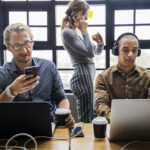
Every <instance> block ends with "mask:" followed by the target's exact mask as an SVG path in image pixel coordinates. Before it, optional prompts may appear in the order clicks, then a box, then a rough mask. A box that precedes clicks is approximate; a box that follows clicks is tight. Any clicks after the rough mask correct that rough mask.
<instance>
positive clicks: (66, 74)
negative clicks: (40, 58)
mask: <svg viewBox="0 0 150 150" xmlns="http://www.w3.org/2000/svg"><path fill="white" fill-rule="evenodd" d="M59 74H60V77H61V79H62V82H63V85H64V89H70V80H71V77H72V75H73V71H68V70H66V71H60V70H59Z"/></svg>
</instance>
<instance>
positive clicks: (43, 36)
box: [31, 27, 47, 41]
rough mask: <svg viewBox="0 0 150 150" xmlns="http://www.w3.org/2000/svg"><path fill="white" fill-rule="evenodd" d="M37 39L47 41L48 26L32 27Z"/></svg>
mask: <svg viewBox="0 0 150 150" xmlns="http://www.w3.org/2000/svg"><path fill="white" fill-rule="evenodd" d="M31 30H32V33H33V36H34V40H35V41H47V28H44V27H42V28H40V27H31Z"/></svg>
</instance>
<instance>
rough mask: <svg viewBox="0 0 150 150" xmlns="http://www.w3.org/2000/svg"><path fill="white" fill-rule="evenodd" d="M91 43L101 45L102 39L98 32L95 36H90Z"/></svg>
mask: <svg viewBox="0 0 150 150" xmlns="http://www.w3.org/2000/svg"><path fill="white" fill-rule="evenodd" d="M92 39H93V41H95V42H97V44H98V45H100V46H101V45H103V43H104V41H103V38H102V36H101V34H100V33H99V32H97V33H96V34H94V35H93V36H92Z"/></svg>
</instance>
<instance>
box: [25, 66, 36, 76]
mask: <svg viewBox="0 0 150 150" xmlns="http://www.w3.org/2000/svg"><path fill="white" fill-rule="evenodd" d="M37 70H38V67H37V66H30V67H26V68H25V69H24V73H25V74H33V75H34V77H35V76H37Z"/></svg>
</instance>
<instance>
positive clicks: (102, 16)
mask: <svg viewBox="0 0 150 150" xmlns="http://www.w3.org/2000/svg"><path fill="white" fill-rule="evenodd" d="M90 11H93V15H92V18H88V21H87V22H88V24H89V25H96V24H106V10H105V5H96V6H95V5H90Z"/></svg>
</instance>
